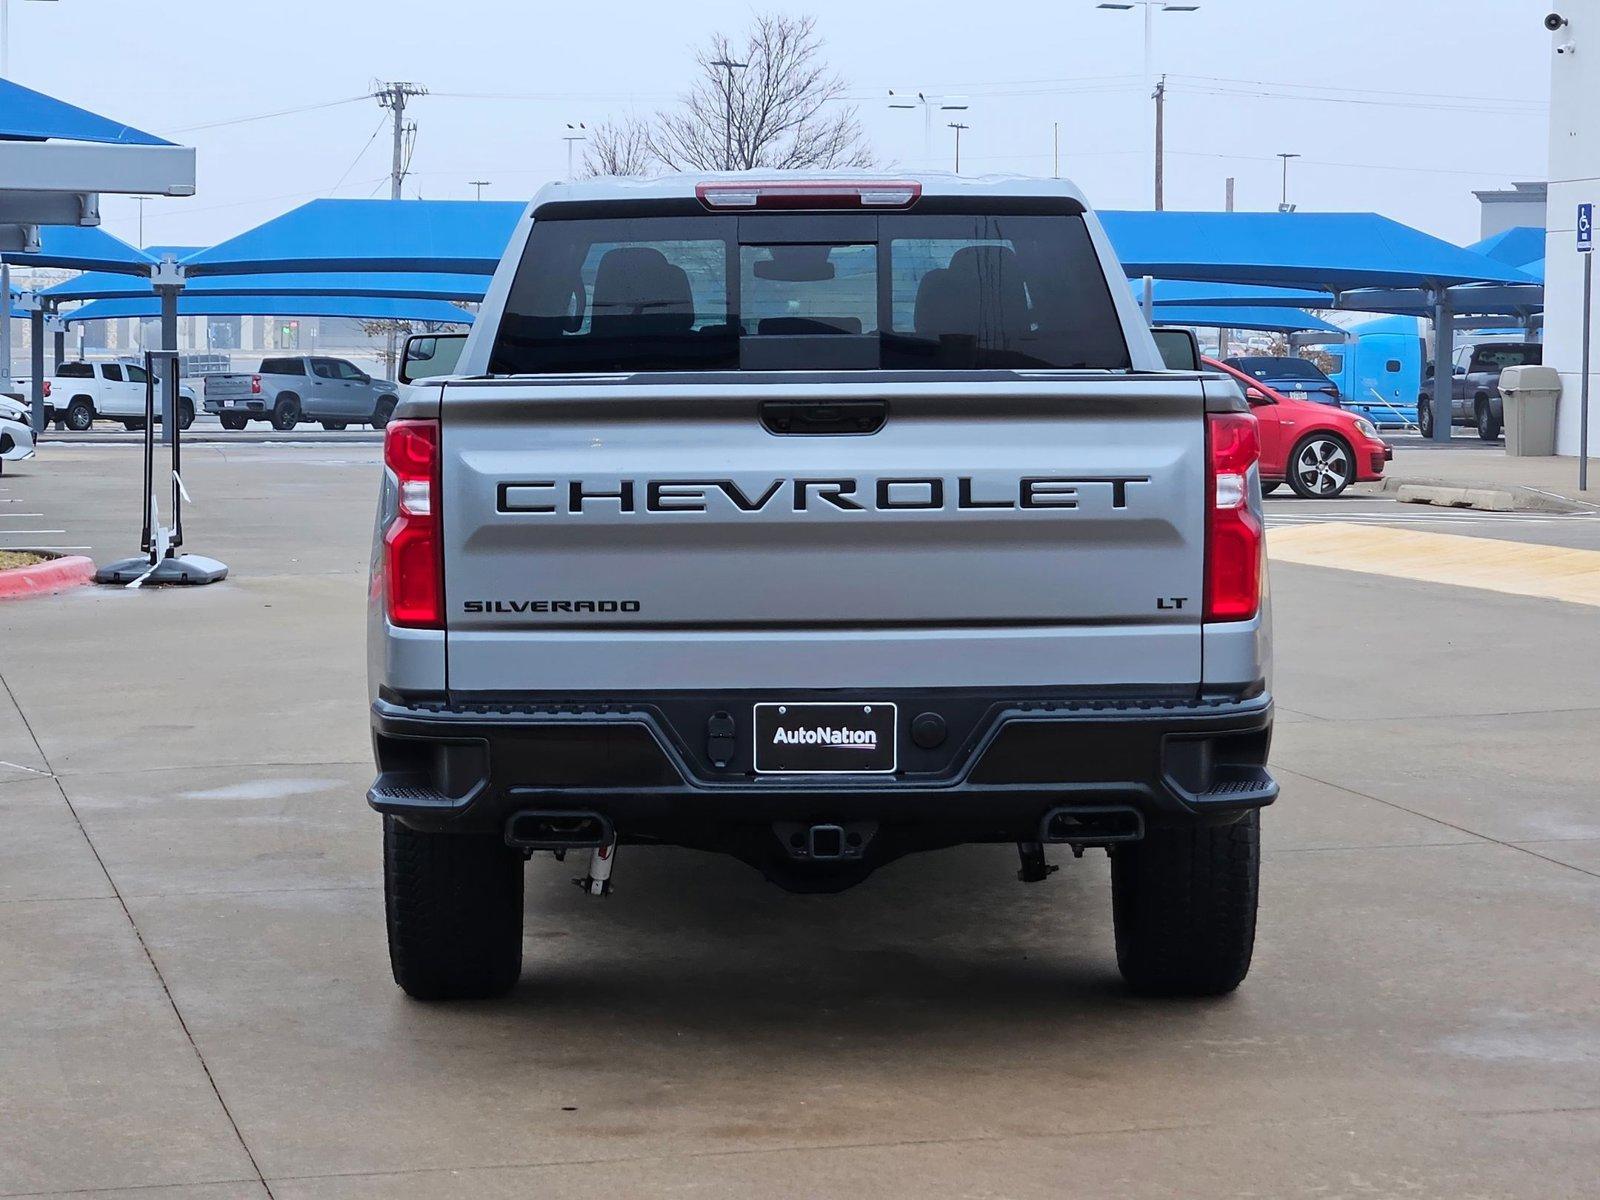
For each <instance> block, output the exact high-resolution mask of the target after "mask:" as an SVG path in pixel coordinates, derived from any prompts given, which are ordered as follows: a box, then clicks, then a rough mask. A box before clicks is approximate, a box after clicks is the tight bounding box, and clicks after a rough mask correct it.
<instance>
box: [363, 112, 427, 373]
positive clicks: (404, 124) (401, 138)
mask: <svg viewBox="0 0 1600 1200" xmlns="http://www.w3.org/2000/svg"><path fill="white" fill-rule="evenodd" d="M427 94H428V89H427V88H425V87H423V86H422V85H421V84H420V83H406V82H403V81H396V82H392V83H386V84H384V85H383V86H382V87H380V88H379V89H378V90H377V91H375V92H373V93H372V95H373V98H374V99H375V100H377V102H378V107H379V108H387V109H388V110H389V111H390V112H392V113H393V114H394V158H393V160H392V162H391V165H390V168H389V199H391V200H398V199H400V187H401V185H402V184H403V183H404V182H405V179H406V172H407V171H409V170H410V169H411V152H412V151H413V150H414V149H415V148H416V145H417V123H416V122H415V121H407V120H406V101H407V100H409V99H410V98H411V97H412V96H426V95H427ZM398 350H399V348H398V347H397V346H396V344H395V326H394V324H393V322H391V323H390V324H389V330H388V334H387V336H385V338H384V341H383V367H384V370H385V371H386V372H389V373H391V374H397V373H398V372H397V371H396V368H397V367H398V366H399V365H400V357H399V353H398Z"/></svg>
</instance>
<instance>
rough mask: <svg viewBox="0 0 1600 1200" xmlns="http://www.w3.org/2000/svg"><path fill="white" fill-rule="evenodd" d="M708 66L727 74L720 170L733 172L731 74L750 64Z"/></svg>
mask: <svg viewBox="0 0 1600 1200" xmlns="http://www.w3.org/2000/svg"><path fill="white" fill-rule="evenodd" d="M710 65H711V66H713V67H721V68H722V69H723V70H724V71H726V72H727V73H728V86H727V89H726V90H725V91H724V92H723V93H722V95H723V99H724V100H725V102H726V103H725V104H724V114H723V119H724V121H725V124H724V125H723V127H722V169H723V170H724V171H731V170H733V73H734V72H735V71H742V70H744V69H745V68H746V67H748V66H749V65H750V64H749V63H747V62H734V61H733V59H731V58H719V59H717V60H716V61H714V62H712V63H711V64H710ZM569 174H570V173H569Z"/></svg>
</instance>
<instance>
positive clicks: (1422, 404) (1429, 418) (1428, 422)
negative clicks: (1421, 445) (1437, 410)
mask: <svg viewBox="0 0 1600 1200" xmlns="http://www.w3.org/2000/svg"><path fill="white" fill-rule="evenodd" d="M1417 432H1418V433H1420V434H1421V435H1422V436H1423V437H1425V438H1431V437H1432V436H1433V405H1432V404H1431V403H1429V401H1428V398H1427V397H1426V396H1420V397H1418V399H1417Z"/></svg>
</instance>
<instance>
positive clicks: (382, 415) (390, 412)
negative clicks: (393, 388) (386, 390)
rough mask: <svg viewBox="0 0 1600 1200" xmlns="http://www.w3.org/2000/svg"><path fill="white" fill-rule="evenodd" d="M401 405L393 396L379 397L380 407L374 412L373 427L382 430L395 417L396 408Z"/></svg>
mask: <svg viewBox="0 0 1600 1200" xmlns="http://www.w3.org/2000/svg"><path fill="white" fill-rule="evenodd" d="M397 403H399V401H397V400H396V399H395V398H394V397H393V396H379V397H378V406H377V407H376V408H374V409H373V410H372V427H373V428H374V429H382V428H383V427H384V426H386V425H387V424H388V423H389V418H390V417H392V416H394V406H395V405H396V404H397Z"/></svg>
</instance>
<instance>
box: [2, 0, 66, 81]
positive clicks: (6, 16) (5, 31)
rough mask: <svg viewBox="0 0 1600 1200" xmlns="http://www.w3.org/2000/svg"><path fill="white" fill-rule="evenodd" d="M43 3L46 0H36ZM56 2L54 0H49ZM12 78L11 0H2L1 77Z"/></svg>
mask: <svg viewBox="0 0 1600 1200" xmlns="http://www.w3.org/2000/svg"><path fill="white" fill-rule="evenodd" d="M36 2H39V3H43V2H46V0H36ZM48 2H50V3H54V0H48ZM10 78H11V0H0V79H10Z"/></svg>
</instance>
